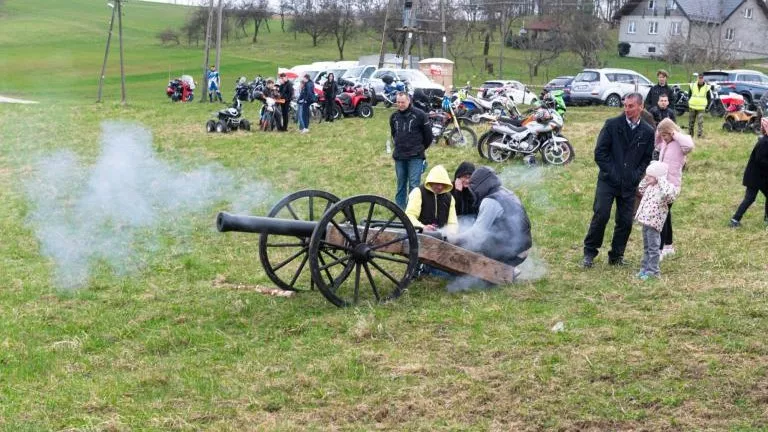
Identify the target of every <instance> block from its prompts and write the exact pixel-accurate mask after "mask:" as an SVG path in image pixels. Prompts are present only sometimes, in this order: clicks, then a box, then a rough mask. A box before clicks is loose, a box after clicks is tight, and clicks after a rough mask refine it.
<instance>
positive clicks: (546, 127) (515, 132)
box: [478, 108, 574, 165]
mask: <svg viewBox="0 0 768 432" xmlns="http://www.w3.org/2000/svg"><path fill="white" fill-rule="evenodd" d="M562 127H563V119H562V117H561V116H560V115H559V114H558V113H557V111H555V110H552V109H547V108H539V109H537V110H536V114H535V121H532V122H529V123H527V124H526V125H525V126H520V127H518V126H513V125H511V124H501V123H499V124H495V125H493V126H492V127H491V134H490V136H489V137H488V138H487V139H486V140H484V141H481V142H479V143H478V146H481V145H482V146H484V147H485V148H484V149H480V148H478V152H480V154H481V155H483V156H485V157H487V158H488V159H490V160H491V161H494V162H504V161H506V160H507V159H510V158H513V157H515V156H518V155H520V156H523V157H525V158H526V160H528V161H529V163H532V162H533V161H534V156H533V155H534V154H535V153H536V152H539V153H541V157H542V159H543V161H544V163H545V164H551V165H566V164H568V163H570V162H571V161H572V160H573V158H574V151H573V146H572V145H571V143H570V142H568V138H565V137H564V136H561V135H559V133H560V129H561V128H562Z"/></svg>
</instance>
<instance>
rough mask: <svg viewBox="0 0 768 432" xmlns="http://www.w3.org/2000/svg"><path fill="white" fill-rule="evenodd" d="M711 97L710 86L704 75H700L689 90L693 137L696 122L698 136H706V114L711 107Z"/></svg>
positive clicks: (689, 125)
mask: <svg viewBox="0 0 768 432" xmlns="http://www.w3.org/2000/svg"><path fill="white" fill-rule="evenodd" d="M710 100H711V96H710V94H709V84H707V83H705V82H704V74H703V73H700V74H699V77H698V79H697V80H696V82H692V83H691V84H690V88H689V89H688V132H690V133H691V136H693V123H694V122H696V126H697V136H698V138H701V137H703V136H704V112H705V111H706V110H707V107H708V106H709V102H710Z"/></svg>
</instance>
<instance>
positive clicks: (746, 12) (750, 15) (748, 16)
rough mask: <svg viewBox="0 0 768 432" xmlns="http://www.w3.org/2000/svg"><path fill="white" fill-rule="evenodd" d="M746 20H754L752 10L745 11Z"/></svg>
mask: <svg viewBox="0 0 768 432" xmlns="http://www.w3.org/2000/svg"><path fill="white" fill-rule="evenodd" d="M744 18H747V19H752V8H746V9H744Z"/></svg>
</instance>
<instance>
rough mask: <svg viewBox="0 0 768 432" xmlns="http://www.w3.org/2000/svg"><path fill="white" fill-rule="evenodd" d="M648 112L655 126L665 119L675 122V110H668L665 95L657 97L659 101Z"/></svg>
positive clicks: (667, 98)
mask: <svg viewBox="0 0 768 432" xmlns="http://www.w3.org/2000/svg"><path fill="white" fill-rule="evenodd" d="M648 112H649V113H651V115H652V116H653V121H654V122H655V123H656V124H659V122H660V121H662V120H664V119H666V118H668V119H670V120H672V121H673V122H676V121H677V119H676V117H675V110H673V109H671V108H669V97H668V96H667V95H665V94H663V95H661V96H659V101H658V102H657V103H656V106H655V107H651V109H649V110H648Z"/></svg>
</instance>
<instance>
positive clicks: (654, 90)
mask: <svg viewBox="0 0 768 432" xmlns="http://www.w3.org/2000/svg"><path fill="white" fill-rule="evenodd" d="M667 78H669V73H668V72H667V71H665V70H664V69H659V70H658V71H657V72H656V79H658V80H659V83H658V84H656V85H655V86H653V87H651V89H650V90H648V95H646V96H645V109H647V110H649V111H650V110H651V108H653V107H655V106H656V105H657V104H658V102H659V97H660V96H661V95H667V100H670V99H671V98H672V94H673V91H672V87H670V86H668V85H667ZM656 122H657V123H658V120H657V121H656Z"/></svg>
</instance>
